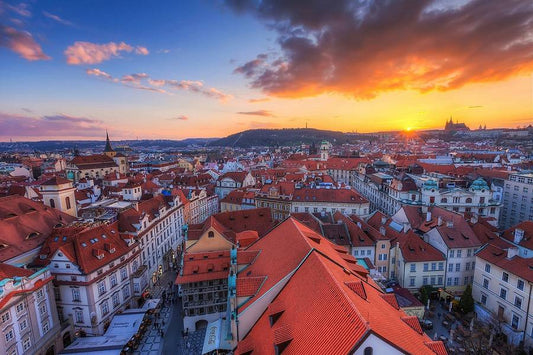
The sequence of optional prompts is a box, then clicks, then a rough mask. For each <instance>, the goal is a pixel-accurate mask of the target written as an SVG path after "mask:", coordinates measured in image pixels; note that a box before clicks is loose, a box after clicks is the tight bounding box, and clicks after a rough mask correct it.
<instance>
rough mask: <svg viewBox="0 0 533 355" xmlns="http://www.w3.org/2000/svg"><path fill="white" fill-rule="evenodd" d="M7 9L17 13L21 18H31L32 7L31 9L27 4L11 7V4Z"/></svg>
mask: <svg viewBox="0 0 533 355" xmlns="http://www.w3.org/2000/svg"><path fill="white" fill-rule="evenodd" d="M6 7H7V8H8V9H9V10H11V11H13V12H15V13H16V14H17V15H19V16H22V17H31V11H30V7H29V5H28V4H25V3H23V2H21V3H20V4H18V5H9V4H7V5H6Z"/></svg>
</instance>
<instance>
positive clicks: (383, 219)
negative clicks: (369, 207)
mask: <svg viewBox="0 0 533 355" xmlns="http://www.w3.org/2000/svg"><path fill="white" fill-rule="evenodd" d="M385 223H387V217H385V216H383V217H381V224H385Z"/></svg>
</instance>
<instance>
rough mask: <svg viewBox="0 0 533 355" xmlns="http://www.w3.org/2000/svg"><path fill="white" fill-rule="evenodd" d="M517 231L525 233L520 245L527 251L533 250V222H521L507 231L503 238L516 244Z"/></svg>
mask: <svg viewBox="0 0 533 355" xmlns="http://www.w3.org/2000/svg"><path fill="white" fill-rule="evenodd" d="M517 229H521V230H523V231H524V237H523V238H522V240H521V241H520V243H519V245H520V246H521V247H524V248H527V249H533V221H524V222H520V223H518V224H517V225H516V226H513V227H511V228H508V229H506V230H505V231H504V232H503V235H502V237H503V238H505V239H507V240H508V241H510V242H514V235H515V231H516V230H517Z"/></svg>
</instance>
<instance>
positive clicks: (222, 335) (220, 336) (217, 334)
mask: <svg viewBox="0 0 533 355" xmlns="http://www.w3.org/2000/svg"><path fill="white" fill-rule="evenodd" d="M226 334H227V322H226V321H225V320H223V319H222V318H219V319H217V320H216V321H214V322H211V323H209V325H208V326H207V329H206V332H205V338H204V347H203V348H202V354H209V353H210V352H212V351H215V350H232V349H233V346H232V345H231V341H228V340H226Z"/></svg>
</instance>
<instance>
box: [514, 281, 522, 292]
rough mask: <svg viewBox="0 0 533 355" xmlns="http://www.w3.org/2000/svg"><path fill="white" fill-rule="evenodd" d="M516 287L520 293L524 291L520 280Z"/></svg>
mask: <svg viewBox="0 0 533 355" xmlns="http://www.w3.org/2000/svg"><path fill="white" fill-rule="evenodd" d="M516 287H517V288H518V289H519V290H520V291H524V281H522V280H518V282H517V284H516Z"/></svg>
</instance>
